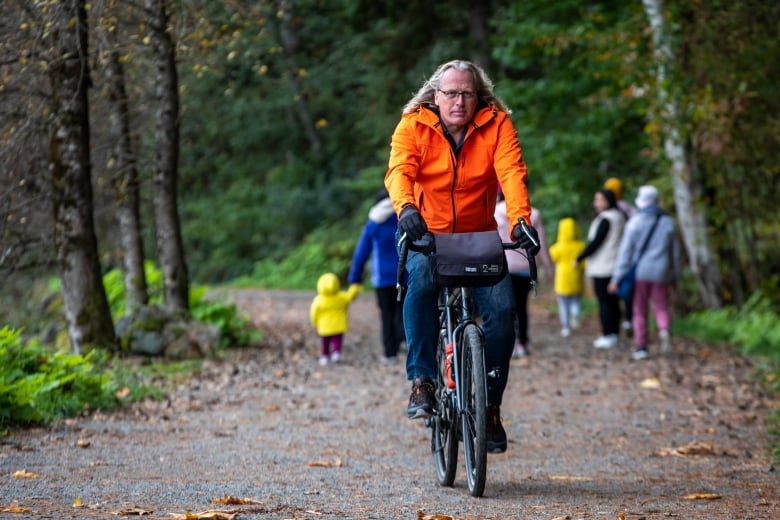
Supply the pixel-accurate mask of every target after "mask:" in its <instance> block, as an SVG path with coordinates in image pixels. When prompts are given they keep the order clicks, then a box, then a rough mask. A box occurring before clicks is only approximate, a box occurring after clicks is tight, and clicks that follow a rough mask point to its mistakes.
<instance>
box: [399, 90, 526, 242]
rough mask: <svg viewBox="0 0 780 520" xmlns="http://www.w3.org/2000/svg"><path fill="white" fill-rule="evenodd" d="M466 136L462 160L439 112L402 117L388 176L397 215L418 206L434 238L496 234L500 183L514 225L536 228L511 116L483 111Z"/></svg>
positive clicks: (488, 109) (491, 109)
mask: <svg viewBox="0 0 780 520" xmlns="http://www.w3.org/2000/svg"><path fill="white" fill-rule="evenodd" d="M466 132H467V133H466V137H465V139H464V141H463V146H462V147H461V150H460V154H459V156H458V158H457V160H456V157H455V152H454V150H453V149H452V146H450V143H449V141H448V140H447V138H446V137H445V136H444V133H443V130H442V128H441V121H440V120H439V115H438V114H437V113H436V112H435V111H434V110H432V109H431V108H429V107H427V106H423V107H421V108H420V109H418V110H417V112H415V113H412V114H404V115H403V116H402V117H401V121H400V122H399V123H398V125H397V126H396V128H395V132H393V138H392V143H391V149H390V161H389V168H388V170H387V173H386V175H385V186H386V187H387V191H388V192H389V194H390V198H391V199H392V201H393V209H395V212H396V213H397V214H398V215H400V214H401V210H402V209H403V208H404V207H405V206H408V205H409V204H411V205H413V206H415V207H416V208H417V209H418V210H419V211H420V213H421V214H422V217H423V218H424V219H425V223H426V224H427V225H428V229H429V230H430V231H431V232H433V233H456V232H458V233H465V232H472V231H488V230H493V229H496V221H495V218H494V217H493V213H494V211H495V207H496V193H497V185H498V183H499V182H500V183H501V189H502V191H503V192H504V196H505V197H506V201H507V217H508V219H509V222H510V223H513V224H512V226H513V227H514V223H516V222H517V219H518V218H520V217H522V218H523V219H525V221H526V222H528V223H530V218H531V204H530V202H529V200H528V189H527V188H526V184H525V182H526V177H527V168H526V165H525V161H523V152H522V149H521V148H520V141H519V140H518V138H517V131H516V130H515V127H514V125H513V124H512V121H511V120H510V119H509V116H508V115H507V114H506V113H505V112H502V111H500V110H498V109H497V108H496V107H495V106H494V105H490V106H486V105H481V106H479V107H478V108H477V111H476V112H475V114H474V117H473V118H472V120H471V123H470V124H469V126H468V128H467V131H466Z"/></svg>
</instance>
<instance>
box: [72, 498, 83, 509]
mask: <svg viewBox="0 0 780 520" xmlns="http://www.w3.org/2000/svg"><path fill="white" fill-rule="evenodd" d="M73 507H81V497H76V498H75V499H74V500H73Z"/></svg>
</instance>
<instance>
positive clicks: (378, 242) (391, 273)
mask: <svg viewBox="0 0 780 520" xmlns="http://www.w3.org/2000/svg"><path fill="white" fill-rule="evenodd" d="M397 229H398V217H397V216H396V214H395V211H394V210H393V205H392V203H391V202H390V197H389V196H388V195H387V191H386V190H382V191H381V192H380V193H379V195H378V196H377V199H376V203H375V204H374V205H373V206H372V207H371V209H370V210H369V212H368V221H367V222H366V224H365V226H363V232H362V233H361V234H360V238H359V239H358V242H357V246H356V247H355V252H354V253H353V255H352V265H351V267H350V270H349V275H348V276H347V280H348V281H349V283H351V284H352V283H354V284H362V283H363V272H364V270H365V266H366V263H367V262H368V260H369V259H371V267H370V270H371V284H372V285H373V286H374V291H375V293H376V301H377V305H378V307H379V313H380V316H381V319H382V345H383V347H384V356H383V357H382V361H384V362H386V363H393V362H395V361H396V360H397V359H398V351H399V349H400V347H401V344H402V343H403V342H404V341H405V336H404V322H403V304H402V302H398V301H397V298H396V296H397V292H396V288H395V284H396V276H397V272H398V250H397V249H396V245H395V232H396V230H397Z"/></svg>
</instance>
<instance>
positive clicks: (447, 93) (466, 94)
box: [436, 89, 477, 101]
mask: <svg viewBox="0 0 780 520" xmlns="http://www.w3.org/2000/svg"><path fill="white" fill-rule="evenodd" d="M436 90H438V91H439V92H441V93H442V94H443V95H444V97H446V98H447V99H458V96H463V101H470V100H472V99H474V98H475V97H477V93H476V92H472V91H470V90H441V89H436Z"/></svg>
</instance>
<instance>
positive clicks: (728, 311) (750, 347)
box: [675, 292, 780, 363]
mask: <svg viewBox="0 0 780 520" xmlns="http://www.w3.org/2000/svg"><path fill="white" fill-rule="evenodd" d="M779 310H780V309H779V308H778V306H777V305H776V304H773V303H772V302H771V300H770V299H769V298H767V297H766V296H765V295H764V294H763V293H761V292H756V293H755V294H753V295H752V296H751V297H750V299H749V300H748V302H747V303H746V304H745V305H744V306H742V307H741V308H736V307H733V306H729V307H725V308H723V309H718V310H707V311H700V312H696V313H692V314H689V315H688V316H685V317H683V318H681V319H680V320H677V321H676V322H675V328H676V329H677V330H679V332H681V333H683V334H691V335H696V336H698V337H702V338H704V339H706V340H707V341H711V342H724V341H725V342H727V343H732V344H735V345H738V346H739V348H740V349H741V350H742V351H743V352H745V353H746V354H750V355H753V356H760V357H765V358H767V359H769V360H771V361H773V362H775V363H780V312H779Z"/></svg>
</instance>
